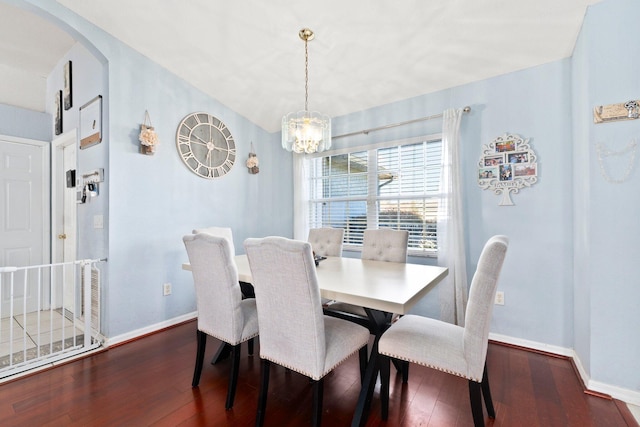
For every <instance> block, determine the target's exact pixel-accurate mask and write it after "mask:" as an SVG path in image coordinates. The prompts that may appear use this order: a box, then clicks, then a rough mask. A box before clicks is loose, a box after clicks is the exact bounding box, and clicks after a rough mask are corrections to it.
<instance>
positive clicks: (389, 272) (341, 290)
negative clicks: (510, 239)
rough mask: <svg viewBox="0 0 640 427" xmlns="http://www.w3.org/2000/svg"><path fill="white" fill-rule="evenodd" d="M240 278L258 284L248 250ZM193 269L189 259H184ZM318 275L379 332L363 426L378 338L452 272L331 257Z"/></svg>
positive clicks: (368, 390)
mask: <svg viewBox="0 0 640 427" xmlns="http://www.w3.org/2000/svg"><path fill="white" fill-rule="evenodd" d="M235 263H236V268H237V270H238V280H239V281H240V282H242V283H244V284H252V277H251V268H250V267H249V260H248V258H247V256H246V255H236V256H235ZM182 268H183V269H184V270H190V269H191V267H190V265H189V263H184V264H182ZM316 274H317V278H318V286H319V288H320V295H321V296H322V298H325V299H327V300H332V301H339V302H342V303H347V304H352V305H356V306H360V307H363V308H364V310H365V312H366V314H367V319H364V320H365V325H366V326H367V327H368V328H369V330H370V331H371V333H372V334H373V335H374V340H373V343H372V346H371V351H370V354H369V359H368V362H367V366H366V370H365V375H364V378H363V380H362V388H361V391H360V395H359V397H358V403H357V405H356V410H355V412H354V416H353V419H352V423H351V425H352V426H363V425H364V424H365V423H366V421H367V418H368V415H369V409H370V406H371V399H372V396H373V391H374V389H375V385H376V381H377V378H378V372H379V369H380V361H379V354H378V340H379V339H380V336H381V335H382V334H383V333H384V331H385V330H386V329H387V328H388V326H389V324H390V322H389V320H390V318H391V314H392V313H393V314H397V315H403V314H408V313H409V311H410V310H411V309H412V308H413V306H414V305H415V304H416V303H417V302H418V301H419V300H420V299H421V298H422V297H424V296H425V295H426V294H427V293H428V292H429V291H430V290H431V289H433V287H434V286H435V285H436V284H438V283H439V282H440V281H441V280H442V279H443V278H444V277H445V276H446V275H447V274H448V270H447V268H445V267H439V266H431V265H423V264H412V263H401V262H386V261H373V260H363V259H359V258H347V257H327V258H326V259H323V260H321V261H319V262H318V263H317V267H316Z"/></svg>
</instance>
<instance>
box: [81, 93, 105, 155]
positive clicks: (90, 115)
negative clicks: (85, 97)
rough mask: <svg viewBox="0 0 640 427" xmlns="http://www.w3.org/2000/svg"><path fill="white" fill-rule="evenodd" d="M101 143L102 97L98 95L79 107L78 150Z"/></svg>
mask: <svg viewBox="0 0 640 427" xmlns="http://www.w3.org/2000/svg"><path fill="white" fill-rule="evenodd" d="M101 141H102V96H101V95H98V96H96V97H95V98H93V99H92V100H91V101H89V102H87V103H86V104H84V105H83V106H82V107H80V149H81V150H82V149H85V148H88V147H91V146H93V145H96V144H100V142H101Z"/></svg>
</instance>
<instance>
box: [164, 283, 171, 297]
mask: <svg viewBox="0 0 640 427" xmlns="http://www.w3.org/2000/svg"><path fill="white" fill-rule="evenodd" d="M162 295H164V296H165V297H166V296H167V295H171V283H165V284H164V285H162Z"/></svg>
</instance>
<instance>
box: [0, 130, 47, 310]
mask: <svg viewBox="0 0 640 427" xmlns="http://www.w3.org/2000/svg"><path fill="white" fill-rule="evenodd" d="M49 218H50V214H49V149H48V144H47V143H45V142H42V141H33V140H27V139H22V138H12V137H2V136H0V266H16V267H23V266H28V265H40V264H48V263H49V234H50V226H49ZM3 279H4V280H3V281H2V287H1V288H0V302H1V305H0V310H1V311H0V312H1V313H2V317H6V316H7V315H8V314H9V302H10V300H11V295H10V293H11V284H10V283H9V281H8V280H6V279H5V278H4V277H3ZM25 283H26V285H25ZM37 290H38V278H37V276H36V275H30V276H29V277H28V278H27V280H26V281H25V279H24V272H22V273H18V274H16V275H15V277H14V289H13V300H14V308H13V313H14V314H19V313H22V312H23V311H24V307H25V305H24V303H25V302H26V311H27V312H30V311H34V310H37V309H38V292H37Z"/></svg>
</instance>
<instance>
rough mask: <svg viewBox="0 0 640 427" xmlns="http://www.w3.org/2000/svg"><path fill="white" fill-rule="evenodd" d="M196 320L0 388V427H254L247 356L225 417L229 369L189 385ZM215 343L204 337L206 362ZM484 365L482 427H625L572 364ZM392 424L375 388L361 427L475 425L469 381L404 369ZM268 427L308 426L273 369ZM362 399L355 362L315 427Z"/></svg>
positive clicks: (331, 385)
mask: <svg viewBox="0 0 640 427" xmlns="http://www.w3.org/2000/svg"><path fill="white" fill-rule="evenodd" d="M195 328H196V326H195V322H187V323H185V324H182V325H179V326H177V327H174V328H171V329H168V330H165V331H162V332H160V333H157V334H153V335H149V336H147V337H144V338H141V339H138V340H135V341H132V342H130V343H127V344H125V345H121V346H118V347H114V348H111V349H109V350H108V351H103V352H101V353H98V354H94V355H91V356H89V357H86V358H83V359H80V360H76V361H73V362H70V363H67V364H65V365H62V366H58V367H56V368H52V369H49V370H46V371H43V372H39V373H36V374H33V375H30V376H27V377H24V378H21V379H17V380H14V381H11V382H7V383H5V384H2V385H0V425H2V426H35V425H42V426H52V427H53V426H115V425H127V426H129V425H132V426H133V425H135V426H155V427H163V426H167V427H169V426H171V427H173V426H203V425H207V426H252V425H254V422H255V412H256V408H257V399H258V388H259V372H260V359H259V356H258V355H259V340H258V342H257V343H256V349H255V355H254V356H253V357H250V356H248V355H247V348H246V345H245V346H243V354H242V358H241V366H240V375H239V378H238V389H237V393H236V399H235V404H234V407H233V409H232V410H229V411H225V409H224V404H225V399H226V392H227V384H228V374H229V369H230V360H225V361H221V362H220V363H218V364H216V365H211V364H209V363H205V366H204V368H203V372H202V377H201V380H200V386H199V387H196V388H192V387H191V376H192V375H193V367H194V363H195V351H196V333H195V331H196V329H195ZM217 347H218V341H216V340H214V339H212V338H209V342H208V344H207V353H206V355H205V357H206V358H207V359H206V360H211V357H213V354H214V352H215V350H216V349H217ZM487 366H488V370H489V378H490V383H491V389H492V394H493V400H494V405H495V408H496V419H495V420H490V419H489V418H488V417H486V418H485V420H486V423H487V426H508V427H514V426H516V427H517V426H523V427H536V426H541V427H542V426H544V427H553V426H562V427H564V426H580V427H582V426H598V427H600V426H613V427H618V426H620V427H622V426H625V427H626V426H634V427H637V424H636V423H635V421H634V420H633V418H632V417H631V416H630V414H629V411H628V410H626V406H625V405H624V404H622V403H621V402H616V401H614V400H613V399H609V398H606V397H605V398H603V397H598V396H594V395H590V394H587V393H584V389H583V385H582V383H581V382H580V380H579V379H578V378H577V376H576V373H575V370H574V367H573V365H572V363H571V361H570V360H568V359H565V358H558V357H552V356H550V355H545V354H539V353H535V352H530V351H524V350H522V349H518V348H510V347H508V346H503V345H497V344H495V343H492V344H490V345H489V351H488V359H487ZM391 372H392V376H391V385H390V405H389V419H388V421H386V422H384V421H382V420H381V419H380V401H379V398H378V392H379V384H378V385H377V386H376V390H375V393H374V399H373V402H372V405H371V415H370V417H369V419H368V421H367V426H411V427H414V426H433V427H442V426H460V427H467V426H472V425H473V420H472V417H471V409H470V405H469V396H468V387H467V381H466V380H465V379H463V378H457V377H454V376H451V375H448V374H446V373H443V372H438V371H436V370H433V369H429V368H425V367H420V366H417V365H411V368H410V375H409V383H408V384H403V383H402V381H401V377H400V375H398V374H397V373H396V371H395V370H394V369H392V370H391ZM269 390H270V393H269V398H268V402H267V413H266V420H265V425H266V426H305V425H309V422H310V420H311V399H312V395H311V385H310V383H309V380H308V379H307V378H305V377H304V376H302V375H299V374H297V373H295V372H290V371H286V370H285V369H283V368H281V367H278V366H274V367H273V368H272V373H271V383H270V388H269ZM359 391H360V375H359V369H358V357H357V355H354V356H353V357H351V358H350V359H348V360H347V361H345V362H344V363H343V364H341V365H340V366H339V367H338V368H337V369H336V370H335V371H334V372H333V373H331V374H329V375H328V376H327V377H326V378H325V393H324V405H323V419H322V420H323V425H326V426H348V425H350V423H351V417H352V415H353V411H354V409H355V406H356V402H357V399H358V394H359Z"/></svg>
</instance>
